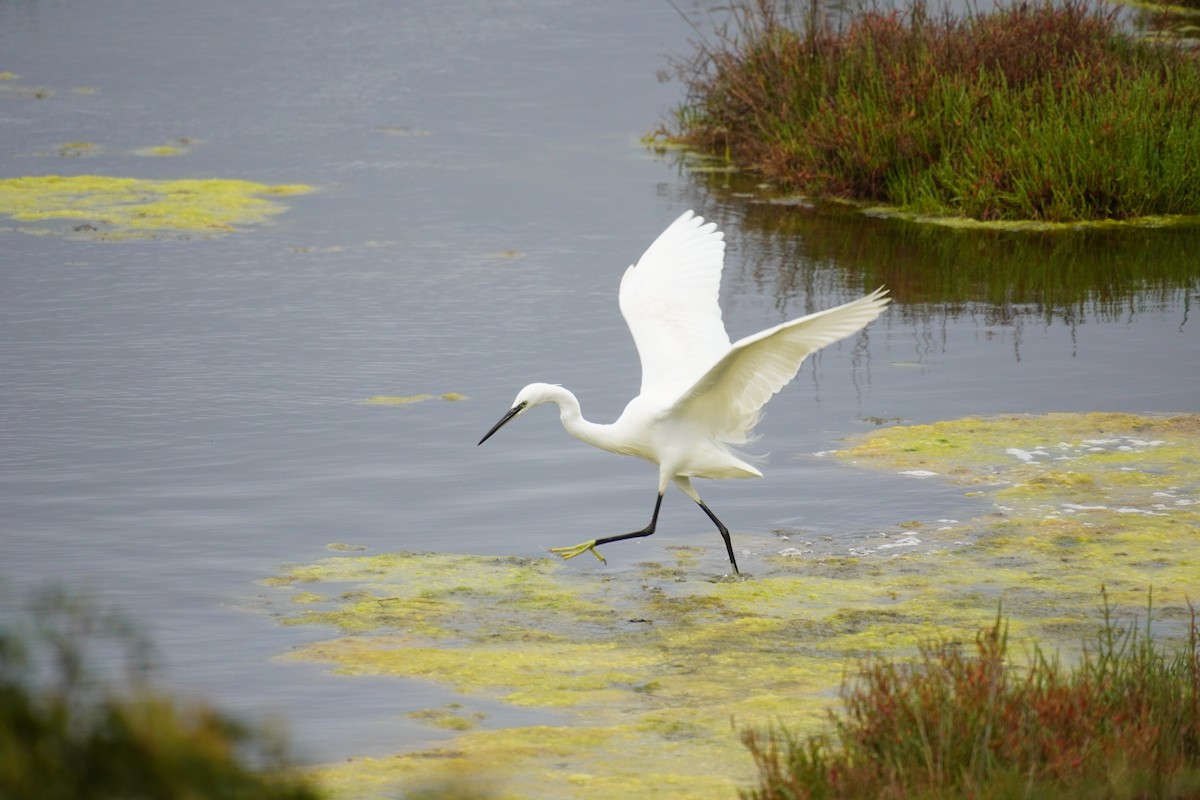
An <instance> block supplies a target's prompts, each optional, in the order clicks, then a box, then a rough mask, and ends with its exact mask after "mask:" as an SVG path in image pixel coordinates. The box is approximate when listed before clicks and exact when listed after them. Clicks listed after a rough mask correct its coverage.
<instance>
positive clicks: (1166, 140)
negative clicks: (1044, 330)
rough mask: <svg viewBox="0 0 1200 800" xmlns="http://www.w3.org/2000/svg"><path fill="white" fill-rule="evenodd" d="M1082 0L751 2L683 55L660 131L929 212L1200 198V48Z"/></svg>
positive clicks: (1056, 216) (1076, 212)
mask: <svg viewBox="0 0 1200 800" xmlns="http://www.w3.org/2000/svg"><path fill="white" fill-rule="evenodd" d="M1116 14H1117V12H1116V11H1102V10H1098V9H1096V8H1093V7H1091V6H1090V5H1089V4H1088V3H1087V2H1086V0H1066V2H1062V3H1051V2H1048V1H1046V2H1032V3H1018V4H1014V5H1012V6H1010V7H1007V8H998V9H997V10H996V11H994V12H992V13H983V12H977V13H973V14H970V15H968V16H966V17H956V16H953V15H951V14H950V13H949V12H945V13H944V14H942V15H941V16H940V17H936V16H933V15H931V14H930V13H929V12H928V11H927V9H926V5H925V3H924V2H923V1H922V0H913V2H912V3H911V5H909V6H908V7H907V8H906V9H905V10H904V11H884V10H870V11H865V12H862V13H860V14H858V15H856V16H855V17H854V18H853V19H852V20H851V21H849V22H848V23H847V24H846V25H845V27H844V28H842V29H840V30H836V31H834V30H828V29H826V28H825V27H823V26H822V25H820V24H819V23H818V22H817V21H816V16H815V7H814V14H813V15H812V16H811V17H810V18H805V19H803V20H794V19H792V18H790V17H788V16H786V15H784V14H783V13H782V12H780V11H779V10H778V9H777V7H776V4H775V2H774V0H741V1H740V2H739V3H736V4H735V7H734V12H733V22H732V23H730V24H729V25H726V26H724V27H723V28H721V29H720V30H719V31H718V33H717V35H716V36H715V37H714V38H712V39H711V40H707V41H703V42H701V43H700V44H699V46H698V51H697V53H696V54H695V56H694V57H693V58H691V59H690V60H687V61H684V62H681V63H677V64H676V67H677V71H678V74H679V76H680V77H681V78H682V80H683V81H684V83H685V84H686V86H687V89H688V95H687V99H686V100H685V102H684V103H683V104H682V106H681V107H680V108H679V109H677V111H676V114H675V120H674V129H673V130H671V131H668V132H667V133H668V135H669V136H671V137H672V138H673V139H676V140H678V141H680V142H682V143H683V144H685V145H687V146H690V147H694V148H696V149H699V150H702V151H705V152H711V153H716V154H720V155H724V156H725V157H726V158H728V159H729V160H730V161H732V162H733V163H735V164H737V165H740V166H745V167H749V168H752V169H754V170H757V171H759V172H761V173H762V174H763V175H764V176H766V177H767V178H769V179H771V180H773V181H775V182H777V183H779V184H780V185H782V186H783V187H785V188H787V189H789V190H794V191H801V192H805V193H809V194H812V195H816V196H825V197H838V198H845V199H852V200H856V201H866V202H874V203H887V204H891V205H895V206H899V207H900V208H901V209H903V210H905V211H908V212H911V213H916V214H925V215H946V216H959V217H969V218H973V219H978V220H995V221H1009V220H1038V221H1046V222H1072V221H1081V220H1095V219H1115V220H1123V219H1135V218H1141V217H1148V216H1162V215H1194V214H1197V213H1200V53H1198V52H1197V51H1188V50H1185V49H1182V48H1179V47H1176V46H1173V45H1163V44H1156V43H1154V42H1150V41H1146V40H1140V39H1137V38H1135V37H1133V36H1131V35H1129V34H1127V33H1125V32H1124V31H1123V30H1122V29H1121V28H1120V27H1119V24H1118V21H1117V18H1116Z"/></svg>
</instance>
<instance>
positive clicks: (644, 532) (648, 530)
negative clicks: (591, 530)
mask: <svg viewBox="0 0 1200 800" xmlns="http://www.w3.org/2000/svg"><path fill="white" fill-rule="evenodd" d="M662 499H663V496H662V495H661V494H660V495H659V496H658V499H657V500H655V501H654V514H653V515H652V516H651V517H650V524H649V525H647V526H646V527H644V528H642V529H641V530H640V531H634V532H633V533H622V534H621V535H620V536H606V537H605V538H603V539H597V540H596V544H598V545H600V544H608V543H609V542H619V541H621V540H622V539H636V538H638V537H639V536H649V535H650V534H652V533H654V529H655V527H656V526H657V525H658V510H659V509H660V508H662Z"/></svg>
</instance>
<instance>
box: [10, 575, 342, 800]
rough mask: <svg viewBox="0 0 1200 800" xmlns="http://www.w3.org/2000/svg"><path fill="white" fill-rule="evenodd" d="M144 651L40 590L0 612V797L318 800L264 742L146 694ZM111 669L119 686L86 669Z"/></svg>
mask: <svg viewBox="0 0 1200 800" xmlns="http://www.w3.org/2000/svg"><path fill="white" fill-rule="evenodd" d="M3 599H6V600H7V599H8V598H3ZM23 616H26V617H28V619H22V617H23ZM147 653H148V646H147V644H146V642H145V641H144V640H143V639H142V638H141V637H139V636H138V635H137V633H136V631H135V630H134V629H133V628H132V627H131V626H130V625H129V623H128V622H127V621H125V620H124V619H122V618H121V617H120V616H119V615H115V614H112V613H110V612H105V611H102V610H98V609H96V608H95V607H94V606H93V605H92V604H91V603H89V602H88V601H87V600H86V599H84V598H81V597H77V596H71V595H67V594H64V593H61V592H48V593H45V594H43V595H42V596H40V597H39V598H38V599H37V600H36V601H35V602H33V603H32V604H31V608H30V609H29V613H28V614H26V615H21V614H17V613H15V612H14V611H13V610H12V609H5V611H4V614H3V617H2V618H0V798H23V800H84V799H85V798H95V799H96V800H102V799H105V798H113V799H114V800H115V799H116V798H122V799H129V800H132V798H156V799H157V800H199V799H200V798H203V800H316V798H317V797H319V795H318V793H317V791H316V790H315V789H312V788H310V786H309V785H308V784H307V783H306V782H305V781H304V780H303V779H302V778H300V777H299V776H297V775H294V774H292V773H291V772H290V771H289V770H288V768H287V765H286V763H285V761H284V756H283V753H282V749H281V747H280V745H279V744H278V743H277V742H276V741H275V740H274V739H273V738H272V737H271V736H268V735H266V734H265V733H264V732H261V731H257V730H254V729H251V728H248V727H246V726H245V725H243V724H242V723H239V722H237V721H236V720H234V719H232V718H230V717H228V716H226V715H224V714H222V713H221V712H219V711H216V710H215V709H213V708H210V707H207V706H199V705H197V706H186V707H185V706H182V705H180V704H179V703H177V702H176V701H174V700H173V699H171V698H170V697H168V696H166V695H165V694H163V693H161V692H159V691H156V690H154V689H152V688H151V687H150V686H149V685H148V683H147V681H146V676H147V671H148V668H149V662H148V658H147ZM99 654H103V655H105V656H116V658H115V659H101V658H98V657H97V655H99ZM110 660H115V661H119V662H122V664H123V668H124V671H125V674H124V676H123V681H121V682H120V685H117V683H116V682H115V681H114V680H113V676H106V677H105V679H101V677H99V676H98V675H97V674H96V672H95V669H96V667H95V665H94V664H93V662H95V663H103V662H106V661H110ZM110 671H111V670H110Z"/></svg>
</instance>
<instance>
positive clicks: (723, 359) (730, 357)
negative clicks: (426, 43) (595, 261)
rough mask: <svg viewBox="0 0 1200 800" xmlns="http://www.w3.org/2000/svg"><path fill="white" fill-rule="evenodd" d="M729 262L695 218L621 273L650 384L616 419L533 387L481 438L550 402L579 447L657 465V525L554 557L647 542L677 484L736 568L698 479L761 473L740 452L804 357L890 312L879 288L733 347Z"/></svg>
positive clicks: (559, 392) (713, 231)
mask: <svg viewBox="0 0 1200 800" xmlns="http://www.w3.org/2000/svg"><path fill="white" fill-rule="evenodd" d="M724 258H725V241H724V235H723V234H722V233H721V232H719V231H718V230H717V226H716V223H713V222H709V223H705V222H704V219H703V218H702V217H698V216H696V215H695V214H693V213H692V212H691V211H688V212H686V213H684V214H683V215H682V216H680V217H679V219H677V220H675V221H674V222H673V223H671V225H670V227H668V228H667V229H666V230H665V231H663V233H662V234H661V235H659V237H658V238H657V239H656V240H655V241H654V243H653V244H651V245H650V247H649V249H648V250H646V252H645V253H644V254H643V255H642V257H641V259H639V260H638V262H637V264H636V265H635V266H631V267H629V269H628V270H626V271H625V276H624V277H623V278H622V279H621V290H620V306H621V314H622V315H623V316H624V317H625V322H626V323H627V324H628V325H629V330H630V332H631V333H632V334H633V340H634V344H636V345H637V350H638V355H639V357H640V358H641V362H642V386H641V391H640V393H639V394H638V396H637V397H635V398H633V400H631V401H629V405H627V406H626V407H625V410H624V412H622V414H621V416H620V418H618V419H617V421H616V422H614V423H612V424H611V425H601V424H597V423H595V422H589V421H587V420H585V419H584V418H583V416H582V414H580V411H579V401H578V400H577V399H575V395H573V394H571V392H569V391H567V390H566V389H564V388H563V387H561V386H557V385H553V384H549V383H531V384H529V385H528V386H526V387H525V388H524V389H522V390H521V391H520V392H518V393H517V397H516V399H515V400H514V401H513V405H512V408H511V409H510V410H509V411H508V413H506V414H505V415H504V416H503V417H501V418H500V421H499V422H497V423H496V424H495V425H494V426H493V427H492V429H491V430H490V431H488V432H487V434H486V435H485V436H484V437H483V438H482V439H480V440H479V444H483V443H484V442H486V441H487V440H488V439H489V438H490V437H491V436H492V434H494V433H495V432H496V431H498V430H500V428H502V427H503V426H504V425H506V424H508V423H509V422H510V421H512V420H514V419H516V418H517V417H519V416H521V415H522V414H524V413H525V412H527V411H529V409H531V408H535V407H537V406H540V405H542V404H544V403H554V404H556V405H557V406H558V410H559V418H560V419H561V420H562V424H563V427H564V428H566V430H567V433H569V434H571V435H572V436H574V437H575V438H576V439H579V440H580V441H583V442H587V443H588V444H590V445H593V446H595V447H599V448H600V449H602V450H608V451H610V452H613V453H620V454H622V455H630V456H637V457H639V458H644V459H645V460H647V461H650V462H652V463H654V464H657V465H658V497H657V499H656V500H655V501H654V513H653V515H652V516H651V517H650V524H649V525H647V526H646V527H645V528H642V529H641V530H638V531H633V532H632V533H623V534H620V535H617V536H607V537H604V538H601V539H593V540H591V541H587V542H583V543H582V544H578V545H575V546H574V547H559V548H551V550H550V552H552V553H556V554H557V555H559V556H562V557H563V558H574V557H575V556H577V555H579V554H581V553H584V552H589V551H590V552H591V553H592V554H593V555H594V556H596V558H599V559H600V560H601V561H604V557H603V556H601V555H600V553H599V552H597V550H596V547H597V546H599V545H602V544H608V543H609V542H617V541H620V540H622V539H632V538H635V537H639V536H649V535H650V534H652V533H654V529H655V526H656V525H657V524H658V512H659V509H660V508H661V507H662V500H663V494H664V493H665V492H666V491H667V484H669V483H674V484H675V486H676V487H678V488H679V490H680V491H681V492H683V493H684V494H686V495H687V496H688V497H690V498H691V499H692V500H694V501H696V503H697V504H698V505H699V506H700V508H701V509H703V510H704V513H705V514H707V515H708V518H709V519H711V520H712V521H713V524H714V525H716V526H717V530H718V531H720V533H721V538H722V539H724V540H725V549H726V551H728V553H729V563H730V564H731V565H732V566H733V571H734V572H735V573H736V572H737V571H738V567H737V559H735V558H734V556H733V543H732V542H731V541H730V539H729V529H728V528H726V527H725V525H724V524H722V522H721V520H719V519H717V515H716V514H714V513H713V512H712V510H711V509H710V508H709V507H708V506H707V505H705V504H704V501H703V500H701V499H700V495H699V494H698V493H697V492H696V489H695V488H694V487H693V486H692V478H758V477H761V476H762V473H761V472H759V471H758V469H757V468H755V467H754V466H752V465H751V464H749V463H747V461H746V460H745V456H744V455H742V454H740V453H738V451H737V450H735V449H734V447H735V446H736V445H740V444H745V443H746V442H747V441H748V439H749V436H750V432H751V431H752V430H753V428H754V426H755V424H756V423H757V422H758V420H759V416H760V410H761V409H762V407H763V405H764V404H765V403H766V402H767V401H768V400H770V399H771V397H772V395H774V394H775V393H776V392H778V391H779V390H780V389H782V388H783V387H784V386H785V385H786V384H787V383H788V382H789V381H791V380H792V378H794V377H796V373H797V372H799V370H800V364H801V362H802V361H804V358H805V356H807V355H808V354H809V353H812V352H813V351H815V350H819V349H820V348H822V347H824V346H825V345H827V344H831V343H833V342H836V341H838V340H839V339H842V338H845V337H847V336H850V335H851V334H853V333H855V332H856V331H858V330H860V329H861V328H863V327H864V326H866V325H867V324H868V323H869V322H871V321H872V320H874V319H875V318H876V317H878V316H879V315H880V314H881V313H882V312H883V310H884V308H885V307H886V306H887V304H888V302H889V298H887V297H885V295H886V294H887V290H886V289H883V288H879V289H877V290H875V291H874V292H872V293H871V294H869V295H867V296H866V297H862V298H859V299H858V300H854V301H852V302H850V303H846V304H845V305H841V306H838V307H837V308H831V309H828V310H825V311H819V312H817V313H815V314H809V315H808V316H805V317H800V318H799V319H794V320H791V321H789V322H784V323H782V324H780V325H776V326H775V327H773V328H768V329H767V330H765V331H760V332H758V333H756V334H753V335H751V336H747V337H745V338H744V339H741V340H739V341H737V342H735V343H733V344H730V341H729V335H728V334H727V333H726V332H725V325H724V323H722V321H721V308H720V305H719V304H718V303H717V297H718V293H719V291H720V284H721V269H722V267H723V265H724ZM606 563H607V562H606Z"/></svg>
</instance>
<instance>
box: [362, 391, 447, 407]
mask: <svg viewBox="0 0 1200 800" xmlns="http://www.w3.org/2000/svg"><path fill="white" fill-rule="evenodd" d="M438 397H439V398H440V399H442V400H445V401H447V402H450V403H453V402H457V401H458V400H465V399H466V395H463V394H459V393H458V392H446V393H444V394H442V395H438ZM433 398H434V395H432V394H410V395H404V396H396V395H385V394H377V395H375V396H374V397H368V398H367V399H366V400H364V401H363V402H364V403H366V404H367V405H371V406H407V405H411V404H413V403H423V402H425V401H426V400H432V399H433Z"/></svg>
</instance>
